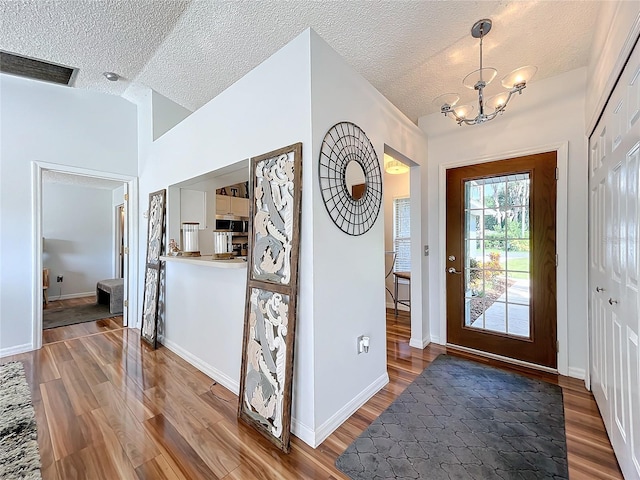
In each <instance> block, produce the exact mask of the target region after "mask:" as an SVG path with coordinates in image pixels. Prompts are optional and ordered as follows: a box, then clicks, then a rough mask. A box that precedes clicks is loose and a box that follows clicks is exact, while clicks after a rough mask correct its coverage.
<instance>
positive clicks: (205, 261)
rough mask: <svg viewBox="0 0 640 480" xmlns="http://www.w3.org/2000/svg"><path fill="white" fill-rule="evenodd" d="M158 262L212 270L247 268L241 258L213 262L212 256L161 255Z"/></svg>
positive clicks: (245, 262)
mask: <svg viewBox="0 0 640 480" xmlns="http://www.w3.org/2000/svg"><path fill="white" fill-rule="evenodd" d="M245 258H246V257H245ZM160 260H162V261H164V262H177V263H191V264H194V265H201V266H203V267H214V268H245V267H246V266H247V261H246V260H243V259H241V258H232V259H230V260H213V256H212V255H202V256H201V257H174V256H170V255H162V256H161V257H160Z"/></svg>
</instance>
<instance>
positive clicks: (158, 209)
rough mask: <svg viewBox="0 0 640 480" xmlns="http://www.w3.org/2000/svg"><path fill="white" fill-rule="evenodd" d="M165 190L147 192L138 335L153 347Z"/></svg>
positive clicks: (158, 295) (156, 318) (155, 332)
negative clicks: (142, 297) (143, 269)
mask: <svg viewBox="0 0 640 480" xmlns="http://www.w3.org/2000/svg"><path fill="white" fill-rule="evenodd" d="M166 198H167V192H166V190H159V191H157V192H153V193H150V194H149V224H148V230H147V256H146V267H145V272H144V301H143V303H142V327H141V328H140V335H141V336H142V338H143V340H145V341H146V342H148V343H149V344H150V345H152V346H153V348H156V346H157V341H158V339H157V331H158V299H159V297H160V274H161V271H160V270H161V268H162V263H161V262H160V255H161V254H162V247H163V241H164V227H165V225H164V221H165V204H166Z"/></svg>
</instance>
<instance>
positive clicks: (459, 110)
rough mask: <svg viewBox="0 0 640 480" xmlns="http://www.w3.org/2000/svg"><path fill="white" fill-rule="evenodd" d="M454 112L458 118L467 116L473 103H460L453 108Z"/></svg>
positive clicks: (471, 110)
mask: <svg viewBox="0 0 640 480" xmlns="http://www.w3.org/2000/svg"><path fill="white" fill-rule="evenodd" d="M453 111H454V113H455V114H456V115H457V116H458V117H460V118H469V115H471V112H473V105H460V106H459V107H456V108H454V109H453Z"/></svg>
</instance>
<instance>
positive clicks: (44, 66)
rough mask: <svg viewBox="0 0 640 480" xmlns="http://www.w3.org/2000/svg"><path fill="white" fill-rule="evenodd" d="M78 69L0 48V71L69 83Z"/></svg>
mask: <svg viewBox="0 0 640 480" xmlns="http://www.w3.org/2000/svg"><path fill="white" fill-rule="evenodd" d="M77 71H78V69H77V68H71V67H65V66H64V65H57V64H55V63H50V62H45V61H43V60H37V59H35V58H28V57H23V56H21V55H16V54H14V53H9V52H4V51H2V50H0V72H2V73H8V74H10V75H18V76H20V77H26V78H31V79H33V80H41V81H43V82H51V83H57V84H59V85H71V84H72V82H73V80H74V79H75V77H76V73H77Z"/></svg>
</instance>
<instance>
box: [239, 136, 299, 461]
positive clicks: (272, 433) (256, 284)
mask: <svg viewBox="0 0 640 480" xmlns="http://www.w3.org/2000/svg"><path fill="white" fill-rule="evenodd" d="M269 163H271V168H272V170H270V173H271V172H274V171H277V173H279V174H281V175H284V176H286V177H287V178H289V180H290V182H288V183H289V184H292V185H289V186H288V187H285V186H283V185H282V180H281V179H282V178H283V177H282V176H279V177H278V178H279V179H280V180H279V182H280V184H281V187H282V188H281V190H280V193H282V192H285V195H289V194H290V195H291V197H289V198H286V199H285V200H286V202H287V203H288V202H290V204H289V205H288V208H289V213H290V216H291V218H290V219H289V220H290V221H291V223H290V224H289V225H287V226H285V230H286V229H289V230H286V231H287V232H289V233H290V235H291V238H290V245H289V246H290V248H284V247H285V245H286V242H285V243H283V244H282V246H283V248H284V250H283V251H284V254H283V255H285V256H286V255H288V256H289V258H288V259H286V258H282V265H283V267H282V268H278V267H274V268H278V269H277V271H276V272H273V275H271V276H267V277H269V278H266V279H265V275H262V272H263V270H264V269H262V266H263V265H264V264H265V262H266V264H268V262H269V261H270V260H274V258H273V257H271V254H272V253H273V254H276V251H274V250H268V251H267V250H262V249H261V250H260V251H262V252H263V254H264V255H262V256H261V257H260V258H256V256H257V255H259V254H260V251H254V250H255V246H256V239H258V243H259V244H260V245H263V244H264V241H265V240H264V239H265V235H264V234H265V232H266V231H267V225H269V227H268V229H269V233H272V232H273V231H274V228H275V225H274V224H273V222H272V221H271V215H278V216H279V213H278V212H277V211H271V210H272V209H273V208H274V206H275V204H274V202H273V201H272V199H265V198H264V195H265V189H264V188H262V184H264V181H263V180H262V181H259V180H258V178H257V176H256V175H257V174H260V175H262V174H263V173H264V171H265V170H263V167H265V166H266V165H268V164H269ZM277 163H278V164H277ZM285 163H286V164H288V165H287V167H286V169H285V168H282V167H283V166H284V164H285ZM289 166H290V167H292V168H291V169H289ZM249 178H250V179H249V192H250V195H249V198H250V205H249V218H251V221H250V222H249V252H248V259H247V261H248V265H247V294H246V299H245V316H244V320H245V321H244V334H243V341H242V365H241V369H240V395H239V402H238V417H239V418H240V419H241V420H242V421H243V422H245V423H247V424H248V425H250V426H252V427H253V428H255V429H256V430H257V431H258V432H260V433H261V434H262V435H264V436H265V437H266V438H268V439H269V440H270V441H271V442H272V443H273V444H274V445H276V446H277V447H278V448H279V449H281V450H282V451H283V452H285V453H288V452H289V442H290V430H291V393H292V390H291V387H292V381H293V349H294V345H295V326H296V310H297V300H298V261H299V250H300V211H301V208H300V206H301V201H302V143H296V144H293V145H290V146H288V147H284V148H281V149H279V150H275V151H273V152H270V153H267V154H265V155H261V156H259V157H255V158H252V159H251V173H250V177H249ZM260 178H261V179H262V178H263V177H260ZM273 180H274V179H273V178H272V181H270V182H269V184H270V185H272V186H274V185H277V184H278V181H276V183H274V182H273ZM256 190H258V195H256ZM271 191H272V190H271V188H270V187H269V188H267V193H268V192H271ZM272 198H273V197H272ZM278 198H279V199H280V198H284V197H278ZM263 200H265V202H264V203H263ZM265 203H266V204H268V205H265ZM278 203H280V205H282V203H281V202H280V201H279V200H278ZM265 208H266V210H265ZM282 209H284V207H283V208H282ZM282 209H281V210H282ZM256 218H258V220H259V222H261V223H256ZM280 219H282V218H281V217H280ZM285 220H286V219H285ZM276 223H278V220H276ZM285 223H286V222H285ZM278 232H279V233H281V234H282V233H283V232H282V231H281V230H279V229H278ZM282 236H283V237H284V238H285V240H286V235H282ZM272 245H273V246H274V248H275V250H278V246H277V245H276V244H272ZM260 248H261V247H260ZM281 252H282V250H281ZM276 257H277V255H276ZM260 260H262V262H260V263H259V264H258V261H260ZM287 260H288V262H287ZM278 263H279V262H277V261H273V264H278ZM287 263H288V265H289V266H288V270H286V266H287ZM281 272H282V275H280V273H281ZM287 273H288V274H287ZM260 296H261V298H259V297H260ZM252 300H253V302H252ZM261 301H262V302H263V303H262V304H260V302H261ZM260 305H262V307H264V309H265V310H263V311H264V312H266V309H267V307H269V306H270V307H272V309H273V308H274V307H278V308H277V310H275V311H274V310H269V312H271V313H268V315H269V317H270V320H272V321H274V322H276V323H275V324H274V323H271V324H270V325H269V326H270V327H275V326H277V329H276V330H277V333H276V334H275V335H274V336H273V338H271V340H272V342H271V343H272V344H271V345H270V346H269V345H267V348H269V349H270V351H271V352H272V353H271V356H270V357H271V358H269V359H267V360H268V361H265V355H264V354H263V347H264V345H263V344H262V343H260V342H259V340H260V339H256V338H255V337H256V336H260V333H262V334H263V335H262V336H263V340H266V339H267V335H266V334H265V325H266V322H264V323H262V324H259V323H258V322H261V321H263V320H264V317H263V315H262V311H258V310H260V308H261V307H260ZM287 306H288V308H287ZM274 314H275V315H276V317H274V316H273V315H274ZM278 322H279V323H278ZM276 324H277V325H276ZM256 327H257V328H256ZM252 332H253V337H252ZM271 333H274V331H273V330H272V331H271ZM283 336H284V352H282V345H281V340H282V337H283ZM271 347H273V348H271ZM276 362H278V363H279V367H282V362H284V371H282V369H281V368H277V369H276V371H275V372H274V375H275V378H274V377H270V380H272V381H273V382H272V383H269V384H268V385H267V384H264V383H256V376H258V377H260V378H261V376H264V377H265V379H266V378H267V377H266V375H267V374H269V373H270V371H271V370H272V369H273V367H276ZM267 363H270V364H271V368H269V365H267ZM255 366H257V367H258V369H256V368H254V367H255ZM265 369H268V371H265ZM248 376H250V378H249V381H248V380H247V377H248ZM274 384H275V386H274ZM253 385H255V386H256V389H254V390H251V389H250V387H251V386H253ZM263 385H265V386H266V387H267V393H269V390H270V389H271V388H272V387H273V388H274V390H275V389H276V388H277V389H278V390H276V391H275V392H274V393H271V395H269V396H267V398H264V397H263V393H264V391H263V388H262V386H263ZM258 390H259V391H258ZM248 395H252V396H251V398H249V397H248ZM260 400H262V404H261V410H262V413H258V411H257V410H256V408H255V406H254V405H255V404H256V402H260ZM252 402H253V403H252ZM265 411H266V412H268V411H271V414H269V416H265V413H266V412H265ZM278 415H280V418H278ZM272 418H273V421H274V424H272V423H271V419H272Z"/></svg>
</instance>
